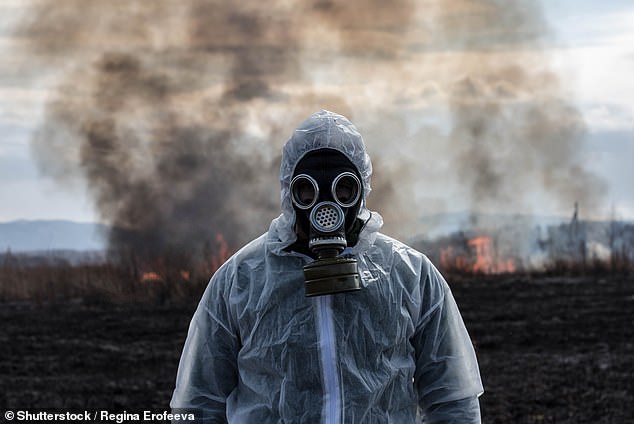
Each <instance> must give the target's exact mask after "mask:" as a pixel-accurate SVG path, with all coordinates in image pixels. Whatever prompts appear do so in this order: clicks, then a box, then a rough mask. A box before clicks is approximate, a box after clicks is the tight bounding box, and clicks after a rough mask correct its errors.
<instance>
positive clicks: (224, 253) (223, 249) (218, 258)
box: [209, 233, 232, 273]
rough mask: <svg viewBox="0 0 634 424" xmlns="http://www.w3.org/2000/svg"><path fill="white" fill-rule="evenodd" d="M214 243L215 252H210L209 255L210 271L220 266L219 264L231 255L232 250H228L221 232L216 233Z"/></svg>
mask: <svg viewBox="0 0 634 424" xmlns="http://www.w3.org/2000/svg"><path fill="white" fill-rule="evenodd" d="M216 243H217V246H218V248H217V250H216V252H214V253H213V254H211V255H210V257H209V262H210V263H211V268H212V269H211V270H210V271H211V272H212V273H213V272H216V270H217V269H218V268H220V266H221V265H222V264H223V263H225V262H226V261H227V259H229V258H230V257H231V255H232V252H231V250H229V246H228V245H227V241H226V240H225V237H224V236H223V235H222V234H221V233H218V234H216Z"/></svg>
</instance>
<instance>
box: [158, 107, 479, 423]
mask: <svg viewBox="0 0 634 424" xmlns="http://www.w3.org/2000/svg"><path fill="white" fill-rule="evenodd" d="M321 148H331V149H336V150H338V151H340V152H342V153H344V154H345V155H346V156H347V157H348V159H349V160H350V161H351V162H352V163H353V164H354V165H355V166H356V167H357V168H358V170H359V174H360V175H361V177H362V181H363V189H364V190H363V196H364V197H363V204H362V207H361V211H360V213H359V216H360V217H361V218H362V219H364V220H365V221H366V224H365V226H364V227H363V229H362V230H361V233H360V235H359V241H358V243H357V244H356V245H355V246H354V247H352V248H348V249H347V252H346V253H350V252H351V253H352V254H353V255H354V257H355V258H356V259H357V261H358V267H359V274H360V276H361V280H362V283H361V284H362V286H363V287H362V289H361V290H360V291H356V292H349V293H340V294H336V295H326V296H318V297H311V298H308V297H305V296H304V276H303V270H302V267H303V266H304V265H305V264H307V263H308V262H310V261H312V259H311V258H309V257H308V256H305V255H303V254H300V253H296V252H293V251H290V250H289V249H288V247H289V246H290V245H291V244H292V243H293V242H294V241H295V240H296V237H297V236H296V234H295V231H294V229H293V228H294V222H295V213H294V210H293V207H292V204H291V199H290V193H289V188H290V182H291V177H292V175H293V171H294V168H295V165H296V164H297V162H298V161H299V160H300V159H301V158H302V157H303V155H304V154H306V153H307V152H310V151H313V150H316V149H321ZM371 173H372V166H371V163H370V159H369V157H368V155H367V154H366V151H365V146H364V144H363V140H362V138H361V135H360V134H359V133H358V132H357V130H356V128H355V127H354V126H353V125H352V124H351V123H350V122H349V121H348V120H347V119H346V118H344V117H343V116H340V115H337V114H334V113H332V112H328V111H321V112H318V113H316V114H314V115H312V116H311V117H310V118H309V119H307V120H306V121H305V122H304V123H302V124H301V125H300V126H299V127H298V128H297V129H296V130H295V131H294V133H293V135H292V137H291V138H290V140H289V141H288V142H287V143H286V145H285V146H284V149H283V156H282V165H281V173H280V179H281V185H282V214H281V215H280V216H279V217H278V218H276V219H274V220H273V221H272V223H271V226H270V228H269V231H268V232H267V233H265V234H264V235H262V236H261V237H259V238H257V239H256V240H254V241H252V242H250V243H249V244H247V245H246V246H245V247H244V248H242V249H241V250H240V251H238V252H237V253H236V254H235V255H233V256H232V257H231V258H230V259H229V260H228V261H227V262H226V263H225V264H224V265H223V266H222V267H221V268H220V269H219V270H218V271H217V272H216V273H215V274H214V276H213V278H212V279H211V281H210V283H209V286H208V287H207V289H206V291H205V293H204V295H203V297H202V299H201V301H200V304H199V306H198V309H197V310H196V313H195V315H194V317H193V319H192V321H191V325H190V327H189V333H188V335H187V341H186V343H185V347H184V350H183V354H182V357H181V361H180V365H179V369H178V377H177V381H176V389H175V390H174V394H173V397H172V401H171V404H170V405H171V407H172V408H173V409H176V408H199V409H201V410H202V412H203V416H204V417H205V418H206V421H205V422H226V421H228V422H230V423H241V424H242V423H282V422H284V423H319V422H324V423H388V422H389V423H399V424H400V423H414V422H417V420H420V419H421V416H422V417H423V419H424V422H443V423H445V422H459V423H479V422H480V416H479V415H480V414H479V404H478V399H477V397H478V396H479V395H480V394H481V393H482V391H483V389H482V383H481V381H480V374H479V371H478V365H477V361H476V356H475V353H474V350H473V346H472V344H471V340H470V339H469V335H468V334H467V330H466V329H465V326H464V324H463V321H462V318H461V316H460V313H459V311H458V308H457V306H456V303H455V301H454V299H453V297H452V294H451V292H450V290H449V287H448V286H447V283H446V282H445V280H444V279H443V277H442V276H441V275H440V273H439V272H438V271H437V270H436V268H434V266H433V265H432V264H431V263H430V261H429V260H428V259H427V258H426V257H425V256H424V255H423V254H421V253H419V252H417V251H415V250H414V249H412V248H410V247H408V246H406V245H404V244H402V243H400V242H398V241H396V240H394V239H392V238H390V237H387V236H385V235H383V234H380V233H378V230H379V228H380V227H381V225H382V218H381V216H380V215H379V214H377V213H376V212H370V211H368V209H367V208H366V205H365V197H366V196H367V194H368V193H369V192H370V175H371ZM245 207H248V206H247V205H245ZM419 407H420V409H419Z"/></svg>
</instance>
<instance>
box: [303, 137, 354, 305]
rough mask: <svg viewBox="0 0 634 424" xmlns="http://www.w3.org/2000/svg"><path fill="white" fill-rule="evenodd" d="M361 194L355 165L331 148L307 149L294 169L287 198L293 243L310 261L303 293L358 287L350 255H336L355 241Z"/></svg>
mask: <svg viewBox="0 0 634 424" xmlns="http://www.w3.org/2000/svg"><path fill="white" fill-rule="evenodd" d="M362 194H363V193H362V185H361V180H360V178H359V176H358V171H357V169H356V167H355V166H354V165H353V164H352V163H351V162H350V161H349V160H348V158H346V156H345V155H343V154H342V153H340V152H338V151H336V150H332V149H321V150H316V151H314V152H311V153H308V154H307V155H306V156H304V157H303V158H302V160H300V161H299V163H298V164H297V166H296V167H295V172H294V174H293V179H292V180H291V196H292V201H293V208H294V209H295V215H296V217H297V219H296V223H295V231H296V232H297V236H298V241H297V243H295V246H294V247H295V248H296V250H298V251H300V252H303V253H306V254H308V255H310V256H312V257H313V258H315V259H316V260H315V261H314V262H311V263H309V264H308V265H306V266H304V280H305V283H306V285H305V294H306V296H319V295H324V294H334V293H341V292H347V291H352V290H359V289H360V288H361V287H360V280H359V275H358V271H357V261H356V259H354V258H352V257H345V256H341V253H342V252H343V250H344V249H345V248H346V247H347V246H352V245H354V244H355V243H356V241H357V236H358V230H359V225H358V224H359V223H358V222H357V214H358V213H359V209H360V207H361V201H362V197H363V196H362Z"/></svg>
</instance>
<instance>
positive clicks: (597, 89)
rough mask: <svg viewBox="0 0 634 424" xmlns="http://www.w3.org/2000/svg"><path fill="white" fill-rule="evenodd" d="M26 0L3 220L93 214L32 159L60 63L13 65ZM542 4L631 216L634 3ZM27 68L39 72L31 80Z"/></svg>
mask: <svg viewBox="0 0 634 424" xmlns="http://www.w3.org/2000/svg"><path fill="white" fill-rule="evenodd" d="M527 1H528V0H527ZM23 4H24V2H22V1H20V0H0V54H1V55H2V57H3V60H2V62H1V63H0V134H1V135H0V222H5V221H11V220H16V219H68V220H75V221H96V220H98V217H97V215H96V213H95V211H94V209H93V206H92V199H91V197H90V195H89V194H88V193H87V191H86V187H85V184H84V183H82V181H81V180H80V179H77V178H75V179H72V181H70V182H69V183H68V184H65V185H64V186H61V185H60V184H58V182H56V181H53V180H52V179H51V178H50V177H48V176H43V175H42V174H41V173H40V171H39V170H38V166H37V165H36V163H35V161H34V160H33V159H32V154H31V147H30V146H31V139H32V136H33V132H34V131H35V130H36V129H37V128H38V125H39V124H41V120H42V116H43V110H44V106H45V102H46V100H47V99H48V98H49V94H50V90H51V85H52V84H51V81H55V72H56V70H55V69H51V70H49V72H38V71H37V70H24V69H18V67H16V66H14V62H19V60H17V59H19V58H17V56H16V55H19V48H17V49H16V44H15V40H14V39H13V38H12V36H11V32H10V30H11V28H12V25H13V24H14V23H15V22H16V21H17V20H18V19H19V18H20V16H21V14H22V13H23V12H24V7H23ZM543 7H544V10H545V12H546V19H547V21H548V24H549V26H550V27H551V29H552V31H553V34H554V40H555V42H551V43H549V45H548V49H549V50H550V52H549V53H550V57H551V58H552V60H553V67H554V70H555V72H556V73H557V74H558V75H559V77H560V78H561V80H562V81H563V82H564V83H565V84H566V89H567V90H569V91H570V95H571V98H572V99H573V102H574V104H575V106H577V108H578V109H579V110H580V112H581V113H582V115H583V117H584V119H585V122H586V126H587V129H588V137H587V143H586V145H585V147H583V148H584V149H585V151H584V155H583V157H584V158H586V161H587V162H586V164H585V166H586V167H587V168H588V169H590V170H592V171H594V172H595V173H596V174H597V175H599V176H600V177H602V178H603V179H604V180H605V181H606V182H607V187H608V188H607V190H608V192H607V195H606V198H607V199H609V200H608V202H609V203H610V205H607V206H606V207H604V208H603V209H604V210H614V213H615V214H616V216H617V218H623V219H634V166H633V165H634V78H632V77H631V75H632V71H633V70H634V66H633V65H634V3H632V2H631V1H609V2H598V1H592V0H583V1H580V0H543ZM30 72H32V73H33V75H34V76H36V77H34V78H33V79H29V75H30ZM25 73H26V74H27V75H25ZM325 74H326V77H327V74H328V72H327V71H325ZM326 77H324V78H326ZM25 81H29V82H28V84H27V83H25ZM363 84H364V85H365V86H366V88H367V89H368V90H369V89H371V88H372V86H373V82H372V81H371V80H370V81H364V82H363ZM384 84H385V82H378V81H377V86H376V87H375V88H376V89H384V88H385V86H384ZM428 119H432V118H428ZM426 124H429V122H426ZM437 125H438V126H439V127H442V125H443V123H441V122H438V123H437ZM289 130H290V128H289ZM52 160H53V159H52ZM537 212H539V210H537ZM551 212H552V211H551V210H544V213H551ZM562 213H567V212H564V211H562Z"/></svg>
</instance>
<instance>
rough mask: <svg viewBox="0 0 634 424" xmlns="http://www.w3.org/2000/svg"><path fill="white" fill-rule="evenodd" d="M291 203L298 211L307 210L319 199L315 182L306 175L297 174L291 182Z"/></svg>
mask: <svg viewBox="0 0 634 424" xmlns="http://www.w3.org/2000/svg"><path fill="white" fill-rule="evenodd" d="M291 195H292V199H293V203H294V204H295V206H297V207H298V208H300V209H309V208H310V207H312V206H313V205H314V204H315V203H316V202H317V198H318V197H319V186H318V185H317V181H315V180H314V179H313V178H312V177H310V176H309V175H306V174H299V175H297V176H296V177H295V178H293V180H292V181H291Z"/></svg>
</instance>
